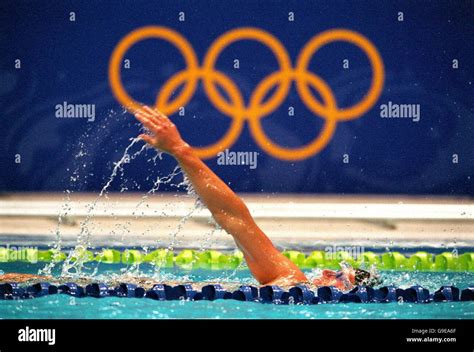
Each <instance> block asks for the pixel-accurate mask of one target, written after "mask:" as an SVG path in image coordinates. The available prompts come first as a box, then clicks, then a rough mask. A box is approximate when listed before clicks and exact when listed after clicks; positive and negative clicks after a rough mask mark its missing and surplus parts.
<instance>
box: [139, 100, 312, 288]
mask: <svg viewBox="0 0 474 352" xmlns="http://www.w3.org/2000/svg"><path fill="white" fill-rule="evenodd" d="M135 116H136V117H137V119H138V120H140V121H141V122H142V123H143V124H144V125H145V127H147V128H148V129H149V130H150V131H151V132H152V133H153V135H152V136H150V135H141V138H142V139H143V140H145V141H146V142H147V143H149V144H151V145H152V146H154V147H156V148H158V149H161V150H163V151H165V152H167V153H169V154H171V155H172V156H174V158H175V159H176V160H177V161H178V163H179V164H180V166H181V168H182V169H183V171H184V172H185V173H186V175H187V177H188V179H189V181H190V182H191V184H192V185H193V187H194V190H195V191H196V193H197V194H198V195H199V197H200V199H201V201H202V202H203V203H204V204H205V205H206V206H207V207H208V209H209V211H210V212H211V213H212V216H213V217H214V219H215V220H216V222H217V223H218V224H219V225H220V226H221V227H222V228H223V229H224V230H225V231H227V232H228V233H229V234H231V235H232V236H233V237H234V239H235V241H236V243H237V245H238V246H239V248H240V249H241V250H242V251H243V253H244V255H245V258H246V260H247V263H248V265H249V268H250V270H251V271H252V273H253V274H254V276H255V277H256V279H257V280H258V281H260V282H261V283H269V282H271V281H275V280H279V279H282V278H285V279H288V280H290V281H292V282H293V283H294V282H302V281H305V280H306V277H305V276H304V274H303V273H302V272H301V271H300V270H299V269H298V267H297V266H296V265H294V264H293V263H292V262H291V261H290V260H288V258H286V257H285V256H284V255H282V254H281V253H280V252H279V251H278V250H277V249H276V248H275V246H274V245H273V243H272V242H271V241H270V239H269V238H268V237H267V236H266V235H265V234H264V233H263V231H262V230H261V229H260V228H259V227H258V226H257V224H256V223H255V221H254V219H253V218H252V216H251V214H250V212H249V210H248V208H247V206H246V205H245V204H244V202H243V201H242V200H241V199H240V198H239V197H238V196H237V195H236V194H235V193H234V192H233V191H232V190H231V189H230V188H229V187H228V186H227V185H226V184H225V183H224V182H223V181H222V180H221V179H220V178H219V177H218V176H217V175H216V174H215V173H214V172H213V171H212V170H211V169H209V168H208V167H207V165H206V164H204V162H203V161H202V160H201V159H199V157H198V156H197V155H196V153H195V152H194V151H193V149H192V148H191V147H190V146H189V145H188V144H187V143H186V142H184V141H183V140H182V138H181V136H180V135H179V132H178V130H177V129H176V126H174V124H173V123H172V122H171V121H170V120H169V119H168V118H167V117H166V116H164V115H163V114H161V113H159V112H157V111H154V110H152V109H150V108H148V107H145V108H143V110H141V111H140V112H138V113H136V114H135Z"/></svg>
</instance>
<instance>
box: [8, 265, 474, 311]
mask: <svg viewBox="0 0 474 352" xmlns="http://www.w3.org/2000/svg"><path fill="white" fill-rule="evenodd" d="M43 266H44V265H43V264H26V263H3V264H1V266H0V270H2V271H4V272H24V273H37V272H38V269H39V268H41V267H43ZM88 269H89V270H90V271H92V270H94V269H98V270H97V273H96V276H97V279H98V281H100V278H107V277H111V276H114V275H118V274H120V273H121V272H124V271H127V270H129V269H130V268H127V267H126V266H124V265H116V264H101V265H100V266H99V267H98V268H97V263H94V264H92V263H91V264H89V268H88ZM139 269H140V273H141V275H146V276H148V277H150V276H152V277H154V278H156V280H157V281H165V280H173V281H174V280H177V281H188V282H189V281H191V282H199V281H220V282H226V281H228V282H238V283H250V284H256V282H255V281H254V279H253V278H252V277H251V275H250V273H249V271H248V270H246V269H244V270H238V271H206V270H193V271H185V270H182V269H178V268H173V269H166V270H161V271H160V273H155V271H154V268H153V267H152V266H151V265H141V266H140V268H139ZM382 276H383V278H384V284H387V285H388V284H393V285H396V286H400V287H409V286H411V285H414V284H420V285H422V286H424V287H426V288H428V289H429V290H430V291H434V290H436V289H437V288H439V287H440V286H442V285H455V286H457V287H460V288H465V287H467V286H469V285H472V284H473V283H474V273H464V272H462V273H461V272H459V273H454V272H451V273H435V272H410V273H407V272H383V273H382ZM0 318H2V319H14V318H32V319H36V318H37V319H54V318H57V319H59V318H81V319H82V318H86V319H87V318H107V319H109V318H116V319H127V318H136V319H162V318H231V319H248V318H266V319H366V318H371V319H449V318H454V319H474V302H452V303H429V304H411V303H389V304H375V303H371V304H320V305H311V306H306V305H272V304H261V303H250V302H238V301H234V300H220V301H213V302H210V301H197V302H186V301H167V302H159V301H155V300H151V299H139V298H117V297H109V298H101V299H97V298H90V297H87V298H74V297H70V296H67V295H51V296H47V297H42V298H36V299H30V300H22V301H0Z"/></svg>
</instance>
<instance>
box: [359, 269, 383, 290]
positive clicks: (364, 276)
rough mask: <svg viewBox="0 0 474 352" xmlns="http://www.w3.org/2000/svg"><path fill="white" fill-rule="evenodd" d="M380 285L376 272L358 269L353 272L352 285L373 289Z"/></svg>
mask: <svg viewBox="0 0 474 352" xmlns="http://www.w3.org/2000/svg"><path fill="white" fill-rule="evenodd" d="M381 283H382V280H381V279H380V276H379V275H378V274H377V273H376V272H369V271H366V270H363V269H360V268H356V269H355V270H354V285H356V286H357V285H359V286H369V287H373V286H376V285H379V284H381Z"/></svg>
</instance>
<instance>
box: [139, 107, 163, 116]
mask: <svg viewBox="0 0 474 352" xmlns="http://www.w3.org/2000/svg"><path fill="white" fill-rule="evenodd" d="M143 110H144V111H145V112H146V113H147V114H149V115H151V116H152V117H154V118H156V119H160V118H164V117H166V116H165V115H164V114H163V113H162V112H161V111H159V110H156V109H152V108H150V107H149V106H147V105H145V106H143Z"/></svg>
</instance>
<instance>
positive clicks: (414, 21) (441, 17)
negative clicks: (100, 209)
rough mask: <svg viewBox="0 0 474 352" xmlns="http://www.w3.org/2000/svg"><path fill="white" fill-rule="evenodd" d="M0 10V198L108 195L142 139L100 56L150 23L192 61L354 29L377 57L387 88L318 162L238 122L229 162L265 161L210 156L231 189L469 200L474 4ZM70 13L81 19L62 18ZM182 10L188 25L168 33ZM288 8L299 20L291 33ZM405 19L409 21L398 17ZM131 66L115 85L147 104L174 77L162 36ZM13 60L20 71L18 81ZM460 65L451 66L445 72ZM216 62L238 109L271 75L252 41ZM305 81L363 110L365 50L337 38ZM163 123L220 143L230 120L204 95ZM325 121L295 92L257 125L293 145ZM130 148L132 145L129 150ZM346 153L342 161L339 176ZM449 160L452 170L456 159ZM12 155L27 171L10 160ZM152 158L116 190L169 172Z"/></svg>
mask: <svg viewBox="0 0 474 352" xmlns="http://www.w3.org/2000/svg"><path fill="white" fill-rule="evenodd" d="M0 8H1V10H0V28H1V35H0V48H1V53H2V56H1V58H0V82H1V85H0V117H1V129H0V141H1V142H0V190H1V191H64V190H66V189H70V190H74V191H98V190H100V189H101V188H102V186H103V185H104V183H105V182H107V180H108V178H109V176H110V174H111V172H112V168H113V163H114V162H117V161H118V160H119V159H120V158H121V157H122V154H123V152H124V150H125V147H126V146H127V145H128V144H129V143H130V141H129V138H130V137H134V136H136V135H137V134H138V133H139V127H138V125H137V123H136V122H135V120H134V118H133V116H132V115H130V114H129V113H123V112H122V108H121V107H120V105H119V104H118V102H117V101H116V100H115V98H114V96H113V95H112V92H111V89H110V87H109V83H108V63H109V59H110V55H111V53H112V50H113V49H114V47H115V45H116V44H117V43H118V42H119V41H120V39H121V38H122V37H124V36H125V35H126V34H127V33H129V32H130V31H132V30H134V29H136V28H138V27H141V26H145V25H160V26H167V27H170V28H173V29H175V30H177V31H178V32H180V33H181V34H182V35H184V36H185V37H186V38H187V40H188V41H189V42H190V43H191V44H192V45H193V47H194V50H195V51H196V54H197V57H198V59H199V60H202V58H203V57H204V55H205V54H206V51H207V48H208V47H209V45H210V44H211V43H212V42H213V41H214V40H215V39H216V38H217V37H218V36H220V35H221V34H223V33H224V32H226V31H228V30H230V29H233V28H236V27H242V26H254V27H258V28H261V29H264V30H266V31H268V32H270V33H272V34H273V35H275V36H276V37H277V38H278V39H279V40H280V41H281V42H282V43H283V45H284V46H285V47H286V49H287V51H288V53H289V55H290V57H291V59H292V60H293V62H295V60H296V57H297V55H298V53H299V51H300V50H301V48H302V47H303V46H304V45H305V44H306V42H307V41H308V40H309V39H310V38H311V37H312V36H314V35H315V34H318V33H320V32H322V31H324V30H327V29H331V28H347V29H351V30H354V31H357V32H359V33H361V34H362V35H364V36H365V37H367V38H368V39H370V41H372V42H373V43H374V45H375V46H376V47H377V48H378V50H379V52H380V54H381V56H382V59H383V61H384V65H385V86H384V90H383V93H382V95H381V97H380V98H379V100H378V102H377V103H376V104H375V105H374V107H373V108H372V109H371V110H370V111H369V112H367V113H366V114H365V115H364V116H362V117H360V118H359V119H356V120H353V121H347V122H340V123H338V126H337V129H336V132H335V135H334V136H333V138H332V140H331V142H330V143H329V144H328V145H327V147H326V148H325V149H323V150H322V151H321V152H320V153H319V154H316V155H314V156H313V157H311V158H308V159H305V160H302V161H295V162H289V161H284V160H279V159H276V158H274V157H272V156H269V155H267V154H266V153H265V152H264V151H262V150H260V149H259V147H258V146H257V145H256V144H255V142H254V140H253V138H252V136H251V135H250V133H249V130H248V127H247V126H246V127H245V128H244V130H243V131H242V133H241V135H240V137H239V139H238V140H237V142H236V143H235V144H234V145H233V146H232V147H231V150H234V151H257V152H259V153H260V154H259V156H258V166H257V168H255V169H250V168H249V167H248V166H222V165H218V164H217V162H216V159H215V158H214V159H208V160H207V161H206V162H207V163H208V165H209V166H210V167H212V168H213V170H215V171H216V172H217V173H218V174H219V176H221V177H222V178H223V179H224V180H225V181H226V182H228V183H229V184H230V185H231V187H232V188H233V189H234V190H236V191H240V192H296V193H298V192H308V193H337V194H354V193H372V194H436V195H467V196H472V195H474V187H473V182H472V178H473V177H474V175H472V171H473V170H474V148H473V146H472V145H473V139H474V138H473V137H474V130H473V127H474V114H473V109H474V104H473V97H474V94H473V82H472V81H473V70H474V69H473V67H472V64H473V62H474V60H473V59H474V55H473V45H472V40H473V38H474V29H473V23H474V16H473V3H472V2H471V1H393V2H385V1H384V2H380V1H363V2H362V1H331V2H326V1H113V2H110V1H109V2H106V1H104V2H98V1H47V2H45V1H7V2H5V1H2V5H0ZM71 11H73V12H75V15H76V21H75V22H71V21H70V20H69V16H70V12H71ZM181 11H182V12H184V13H185V16H186V20H185V21H184V22H179V21H178V13H179V12H181ZM289 11H292V12H294V14H295V21H294V22H289V21H288V12H289ZM400 11H401V12H403V14H404V21H403V22H399V21H398V20H397V17H398V13H399V12H400ZM126 57H127V58H128V59H130V60H131V68H130V69H129V70H122V77H123V81H124V86H125V87H126V89H127V91H128V92H129V94H130V95H132V96H133V97H134V99H136V100H137V101H141V102H143V103H147V104H153V103H154V101H155V98H156V94H157V92H158V91H159V89H160V88H161V86H162V85H163V83H164V82H165V81H166V80H167V79H168V78H169V77H170V76H171V75H173V74H174V73H176V72H178V71H180V70H181V69H183V68H184V61H183V58H182V57H181V56H180V54H179V52H178V51H177V50H176V49H175V48H174V47H173V46H171V45H170V44H169V43H167V42H165V41H160V40H146V41H143V42H141V43H138V44H136V45H135V46H133V47H132V48H131V49H130V50H129V51H128V52H127V54H126ZM235 58H238V59H239V60H240V69H238V70H235V69H234V68H233V60H234V59H235ZM16 59H21V69H19V70H18V69H15V60H16ZM344 59H349V61H350V68H349V69H343V67H342V61H343V60H344ZM454 59H457V60H458V61H459V68H458V69H453V67H452V65H453V60H454ZM216 66H217V68H218V69H219V70H220V71H222V72H224V73H225V74H227V75H228V76H229V77H230V78H232V79H233V80H234V82H235V83H236V84H237V85H238V87H239V88H240V90H241V92H242V94H243V96H244V97H245V99H246V100H248V98H249V96H250V95H251V93H252V91H253V89H254V88H255V87H256V86H257V84H258V82H259V81H260V80H262V79H263V78H264V77H265V76H267V75H268V74H269V73H271V72H273V71H275V70H277V69H278V65H277V62H276V60H275V58H274V57H273V55H272V54H271V52H270V51H269V49H267V48H266V47H264V46H262V45H260V44H258V43H255V42H250V41H242V42H238V43H235V44H233V45H231V46H230V47H228V48H227V49H226V50H225V51H224V52H223V53H222V55H221V56H220V58H219V60H218V62H217V65H216ZM310 69H311V71H313V72H314V73H316V74H318V75H319V76H320V77H322V78H323V79H324V80H325V81H326V82H327V84H328V85H329V86H330V87H331V89H332V91H333V93H334V95H335V97H336V100H337V103H338V106H339V107H341V108H343V107H348V106H351V105H353V104H355V103H357V102H358V101H359V100H360V99H362V97H363V96H364V94H365V92H366V91H367V89H368V87H369V84H370V79H371V75H372V73H371V69H370V65H369V62H368V60H367V58H366V56H365V55H364V53H363V52H362V51H361V50H360V49H358V48H357V47H354V46H352V45H350V44H347V43H343V42H337V43H333V44H329V45H327V46H325V47H324V48H322V49H321V50H320V51H318V53H317V54H316V55H315V56H314V57H313V59H312V60H311V64H310ZM315 94H316V96H317V93H315ZM64 101H67V102H68V103H72V104H95V106H96V118H95V121H94V122H88V121H86V119H58V118H56V117H55V106H56V104H62V103H63V102H64ZM389 101H392V102H393V103H398V104H420V106H421V118H420V121H419V122H413V121H412V120H410V119H383V118H381V117H380V105H381V104H386V103H387V102H389ZM288 106H294V107H295V116H288V113H287V111H288ZM171 118H172V119H173V121H174V122H175V123H176V124H177V125H178V127H179V129H180V131H181V133H182V135H183V137H184V138H185V139H186V140H187V141H189V143H190V144H192V145H207V144H210V143H212V142H215V141H216V140H217V139H219V138H220V137H221V136H222V135H223V133H224V132H225V131H226V129H227V128H228V126H229V123H230V119H229V118H228V117H227V116H224V115H222V114H221V113H219V112H218V111H217V110H216V109H215V108H214V107H213V106H212V104H211V103H210V102H209V100H208V99H207V97H206V95H205V93H204V90H203V88H202V86H200V87H199V89H198V91H197V92H196V94H195V95H194V97H193V98H192V99H191V101H190V103H189V104H188V105H187V106H186V116H177V115H176V116H172V117H171ZM322 123H323V119H322V118H320V117H318V116H315V115H314V114H313V113H311V112H310V111H309V110H308V109H307V108H306V107H305V106H304V105H303V103H302V101H301V99H300V97H299V96H298V94H297V91H296V89H295V87H293V88H292V89H291V91H290V94H289V95H288V97H287V98H286V99H285V101H284V102H283V103H282V105H281V106H280V107H279V108H278V109H277V110H276V111H275V112H274V113H273V114H271V115H270V116H268V117H266V118H265V119H264V120H263V121H262V124H263V127H264V129H265V131H266V133H267V135H268V136H269V137H271V138H272V140H273V141H275V142H277V143H279V144H281V145H284V146H289V147H296V146H300V145H303V144H305V143H307V142H309V141H310V140H312V139H313V138H314V137H315V136H316V135H317V134H318V133H319V131H320V130H321V128H322ZM140 146H141V142H140V143H139V144H136V145H135V146H133V147H132V148H131V154H133V153H134V152H136V151H138V150H139V149H140ZM344 154H347V155H349V160H350V162H349V163H347V164H345V163H343V155H344ZM454 154H456V155H457V156H458V163H453V155H454ZM18 155H20V156H21V163H16V162H15V158H16V157H17V156H18ZM153 155H154V153H153V152H152V151H146V152H144V153H142V155H140V156H138V157H137V158H136V159H134V160H133V161H132V162H131V163H129V164H126V165H125V167H124V169H123V173H122V172H121V173H120V175H119V176H120V177H118V178H116V179H115V181H114V182H113V184H112V185H111V188H110V190H115V191H118V190H134V191H139V190H142V191H146V190H148V189H150V188H151V186H152V183H153V179H154V178H155V177H156V176H157V175H167V174H168V173H169V172H171V171H172V170H173V169H174V167H175V165H176V163H175V162H174V160H173V159H171V158H170V157H169V156H164V158H163V160H158V161H157V162H156V163H153V162H151V161H149V159H151V158H152V157H153ZM160 189H161V190H172V189H174V187H173V186H170V185H169V186H166V185H163V186H162V188H160Z"/></svg>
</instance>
